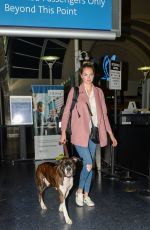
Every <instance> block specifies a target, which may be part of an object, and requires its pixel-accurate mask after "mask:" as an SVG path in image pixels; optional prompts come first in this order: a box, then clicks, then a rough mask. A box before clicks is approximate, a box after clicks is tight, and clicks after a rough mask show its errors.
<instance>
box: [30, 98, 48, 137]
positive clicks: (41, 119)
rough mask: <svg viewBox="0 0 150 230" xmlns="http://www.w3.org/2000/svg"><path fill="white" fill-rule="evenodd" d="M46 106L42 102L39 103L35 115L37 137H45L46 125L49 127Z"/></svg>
mask: <svg viewBox="0 0 150 230" xmlns="http://www.w3.org/2000/svg"><path fill="white" fill-rule="evenodd" d="M44 110H45V105H44V103H43V102H42V101H39V102H38V103H37V109H36V110H35V111H34V113H33V120H34V127H35V135H36V136H38V135H45V125H47V122H46V117H45V114H44Z"/></svg>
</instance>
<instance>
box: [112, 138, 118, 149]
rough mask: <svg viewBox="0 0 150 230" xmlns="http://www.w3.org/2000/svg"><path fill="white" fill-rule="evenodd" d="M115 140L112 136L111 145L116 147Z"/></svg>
mask: <svg viewBox="0 0 150 230" xmlns="http://www.w3.org/2000/svg"><path fill="white" fill-rule="evenodd" d="M117 144H118V143H117V140H116V138H115V137H114V138H113V139H112V146H113V147H116V146H117Z"/></svg>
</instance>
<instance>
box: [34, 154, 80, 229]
mask: <svg viewBox="0 0 150 230" xmlns="http://www.w3.org/2000/svg"><path fill="white" fill-rule="evenodd" d="M77 161H78V158H77V157H71V158H63V159H62V160H60V161H59V163H58V164H55V163H52V162H45V163H42V164H40V165H39V166H38V167H37V170H36V175H35V177H36V178H35V179H36V184H37V189H38V195H39V202H40V206H41V208H42V209H43V210H46V209H47V207H46V205H45V204H44V198H43V192H44V190H45V189H46V188H47V187H54V188H56V190H57V191H58V193H59V199H60V206H59V211H60V212H63V214H64V217H65V221H66V223H67V224H72V220H71V219H70V217H69V215H68V212H67V208H66V201H65V200H66V197H67V196H68V194H69V191H70V189H71V188H72V186H73V175H74V173H75V163H76V162H77Z"/></svg>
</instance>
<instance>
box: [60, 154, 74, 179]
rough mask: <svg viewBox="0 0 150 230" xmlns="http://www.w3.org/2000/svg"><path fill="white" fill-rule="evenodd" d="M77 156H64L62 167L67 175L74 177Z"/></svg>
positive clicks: (61, 162)
mask: <svg viewBox="0 0 150 230" xmlns="http://www.w3.org/2000/svg"><path fill="white" fill-rule="evenodd" d="M77 161H78V158H77V157H71V158H63V159H62V160H61V161H60V163H59V166H60V169H61V171H62V172H63V174H64V176H65V177H72V176H73V175H74V173H75V168H76V162H77Z"/></svg>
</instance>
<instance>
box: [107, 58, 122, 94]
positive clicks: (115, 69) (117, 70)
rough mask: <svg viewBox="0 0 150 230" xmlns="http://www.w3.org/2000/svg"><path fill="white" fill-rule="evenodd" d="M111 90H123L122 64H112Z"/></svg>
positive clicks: (110, 74)
mask: <svg viewBox="0 0 150 230" xmlns="http://www.w3.org/2000/svg"><path fill="white" fill-rule="evenodd" d="M109 89H114V90H121V62H117V61H111V62H110V71H109Z"/></svg>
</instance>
